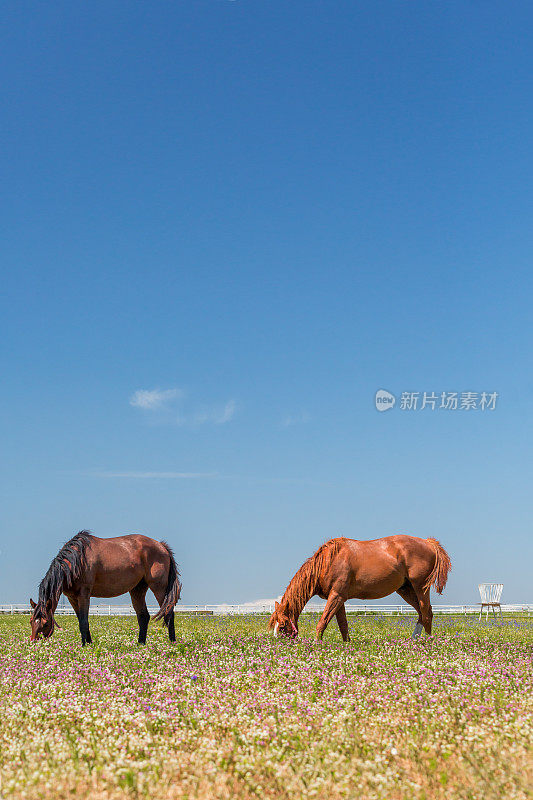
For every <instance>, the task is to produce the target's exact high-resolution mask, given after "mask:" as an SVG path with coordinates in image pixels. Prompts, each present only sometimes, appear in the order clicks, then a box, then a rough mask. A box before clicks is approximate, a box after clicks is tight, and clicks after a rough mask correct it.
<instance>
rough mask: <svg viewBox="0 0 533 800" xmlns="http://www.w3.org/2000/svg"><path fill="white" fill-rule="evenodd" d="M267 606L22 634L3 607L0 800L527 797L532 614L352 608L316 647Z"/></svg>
mask: <svg viewBox="0 0 533 800" xmlns="http://www.w3.org/2000/svg"><path fill="white" fill-rule="evenodd" d="M316 621H317V619H316V616H315V615H311V614H310V615H303V616H302V617H301V620H300V623H301V624H300V638H299V640H298V641H297V642H296V643H294V642H289V641H285V640H276V639H274V638H273V637H272V635H271V634H269V633H268V632H267V631H266V622H267V618H265V617H264V616H257V617H212V618H203V617H198V618H195V617H186V616H181V615H179V614H178V615H177V623H176V624H177V636H178V641H177V642H176V644H170V643H169V642H168V639H167V638H166V631H165V630H164V629H162V628H161V627H160V626H159V624H156V623H152V624H151V625H150V628H149V633H148V644H147V645H146V646H144V647H143V646H139V645H137V644H136V635H137V628H136V620H135V619H134V618H133V619H132V618H96V617H93V618H91V632H92V635H93V641H94V643H93V645H90V646H87V647H85V648H82V647H81V645H80V642H79V633H78V631H77V625H76V621H75V620H74V619H73V618H71V617H69V618H63V619H62V620H61V622H62V624H63V626H64V627H63V630H62V631H57V632H56V634H55V635H54V637H53V638H52V639H50V640H48V641H39V642H38V643H36V644H33V645H31V644H30V643H29V641H28V637H29V621H28V617H26V616H3V617H0V715H1V728H0V774H1V778H0V796H1V797H2V798H73V797H76V798H79V799H80V800H82V799H83V798H89V797H90V798H96V799H97V800H98V799H99V798H110V799H111V798H124V797H132V798H142V797H150V798H155V799H159V798H161V800H163V798H165V800H167V798H169V799H170V800H173V798H191V800H192V798H202V799H203V798H214V797H216V798H238V799H240V798H257V797H265V798H289V797H290V798H300V797H302V798H352V797H353V798H356V797H357V798H384V799H385V798H386V799H387V800H395V799H396V798H413V799H415V798H416V799H417V800H423V799H424V798H425V799H426V800H429V799H430V798H431V800H433V799H434V798H449V797H453V798H480V799H481V798H483V799H484V800H489V799H490V798H494V799H495V800H496V798H498V800H501V798H506V800H509V799H511V798H526V797H530V796H531V793H532V792H531V790H532V787H533V758H532V756H533V753H532V744H533V722H532V715H531V712H532V707H533V692H532V688H533V672H532V660H531V659H532V645H533V618H527V617H526V616H522V617H520V616H516V617H514V618H507V617H504V619H503V621H502V622H500V623H498V624H495V623H492V622H489V623H488V624H487V623H485V622H482V623H481V624H480V623H478V622H477V620H472V619H464V618H463V619H459V618H455V619H454V618H447V617H444V618H443V617H436V618H435V621H434V632H435V635H434V637H433V638H431V639H427V640H426V639H421V640H418V641H412V640H411V639H410V635H411V632H412V629H413V626H414V619H413V618H405V617H400V618H397V619H396V618H381V617H378V616H367V617H363V616H355V615H354V616H352V617H349V624H350V635H351V637H352V641H351V642H350V643H349V644H346V645H344V644H342V642H341V640H340V635H339V631H338V629H337V628H336V627H335V626H334V625H333V624H331V625H330V626H329V628H328V630H327V631H326V635H325V637H324V641H323V642H322V644H315V643H314V641H313V629H314V626H315V625H316Z"/></svg>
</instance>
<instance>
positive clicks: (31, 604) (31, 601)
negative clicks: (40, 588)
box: [30, 597, 37, 608]
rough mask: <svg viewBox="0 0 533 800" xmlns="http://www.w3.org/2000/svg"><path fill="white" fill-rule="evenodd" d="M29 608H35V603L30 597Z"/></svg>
mask: <svg viewBox="0 0 533 800" xmlns="http://www.w3.org/2000/svg"><path fill="white" fill-rule="evenodd" d="M30 606H31V607H32V608H35V607H36V606H37V603H36V602H35V600H32V599H31V597H30Z"/></svg>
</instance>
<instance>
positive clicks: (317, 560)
mask: <svg viewBox="0 0 533 800" xmlns="http://www.w3.org/2000/svg"><path fill="white" fill-rule="evenodd" d="M345 542H346V539H345V538H339V539H330V541H329V542H326V543H325V544H323V545H322V546H321V547H319V548H318V550H317V551H316V553H315V554H314V555H312V556H311V558H308V559H307V561H306V562H305V563H304V564H302V566H301V567H300V569H299V570H298V572H297V573H296V575H295V576H294V578H293V579H292V580H291V582H290V583H289V585H288V586H287V588H286V589H285V593H284V595H283V597H282V598H281V602H280V606H281V608H282V609H283V611H284V612H285V613H286V614H287V616H288V617H290V619H292V620H294V622H297V621H298V617H299V616H300V614H301V613H302V609H303V607H304V606H305V604H306V603H307V602H308V601H309V600H310V599H311V597H312V596H313V595H314V594H317V593H318V592H319V590H320V578H321V576H322V574H323V572H324V570H326V569H327V568H328V567H329V566H330V564H331V562H332V560H333V558H334V556H336V555H337V553H338V552H339V550H340V549H341V547H342V546H343V545H344V544H345Z"/></svg>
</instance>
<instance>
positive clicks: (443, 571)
mask: <svg viewBox="0 0 533 800" xmlns="http://www.w3.org/2000/svg"><path fill="white" fill-rule="evenodd" d="M426 542H428V544H430V545H431V546H432V547H433V548H434V549H435V566H434V567H433V569H432V570H431V572H430V573H429V575H428V579H427V581H426V582H425V584H424V589H429V588H430V586H434V587H435V591H436V592H437V594H442V592H443V591H444V587H445V586H446V581H447V580H448V573H449V571H450V570H451V568H452V562H451V560H450V556H449V555H448V553H447V552H446V550H445V549H444V547H443V546H442V545H441V543H440V542H438V541H437V540H436V539H426Z"/></svg>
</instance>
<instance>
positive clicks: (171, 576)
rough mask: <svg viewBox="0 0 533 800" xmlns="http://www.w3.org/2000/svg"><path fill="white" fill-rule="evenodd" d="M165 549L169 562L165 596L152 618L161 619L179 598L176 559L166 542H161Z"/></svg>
mask: <svg viewBox="0 0 533 800" xmlns="http://www.w3.org/2000/svg"><path fill="white" fill-rule="evenodd" d="M161 544H162V545H163V547H164V548H165V550H166V551H167V553H168V555H169V557H170V564H169V567H168V581H167V590H166V593H165V596H164V598H163V602H162V603H161V608H160V609H159V611H158V612H157V614H155V615H154V619H163V618H164V617H166V616H167V614H170V612H171V611H172V610H173V608H174V606H175V605H176V603H177V602H178V600H179V599H180V594H181V581H180V572H179V569H178V565H177V564H176V559H175V558H174V553H173V552H172V549H171V547H170V546H169V545H168V544H167V543H166V542H161ZM165 622H166V620H165Z"/></svg>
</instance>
